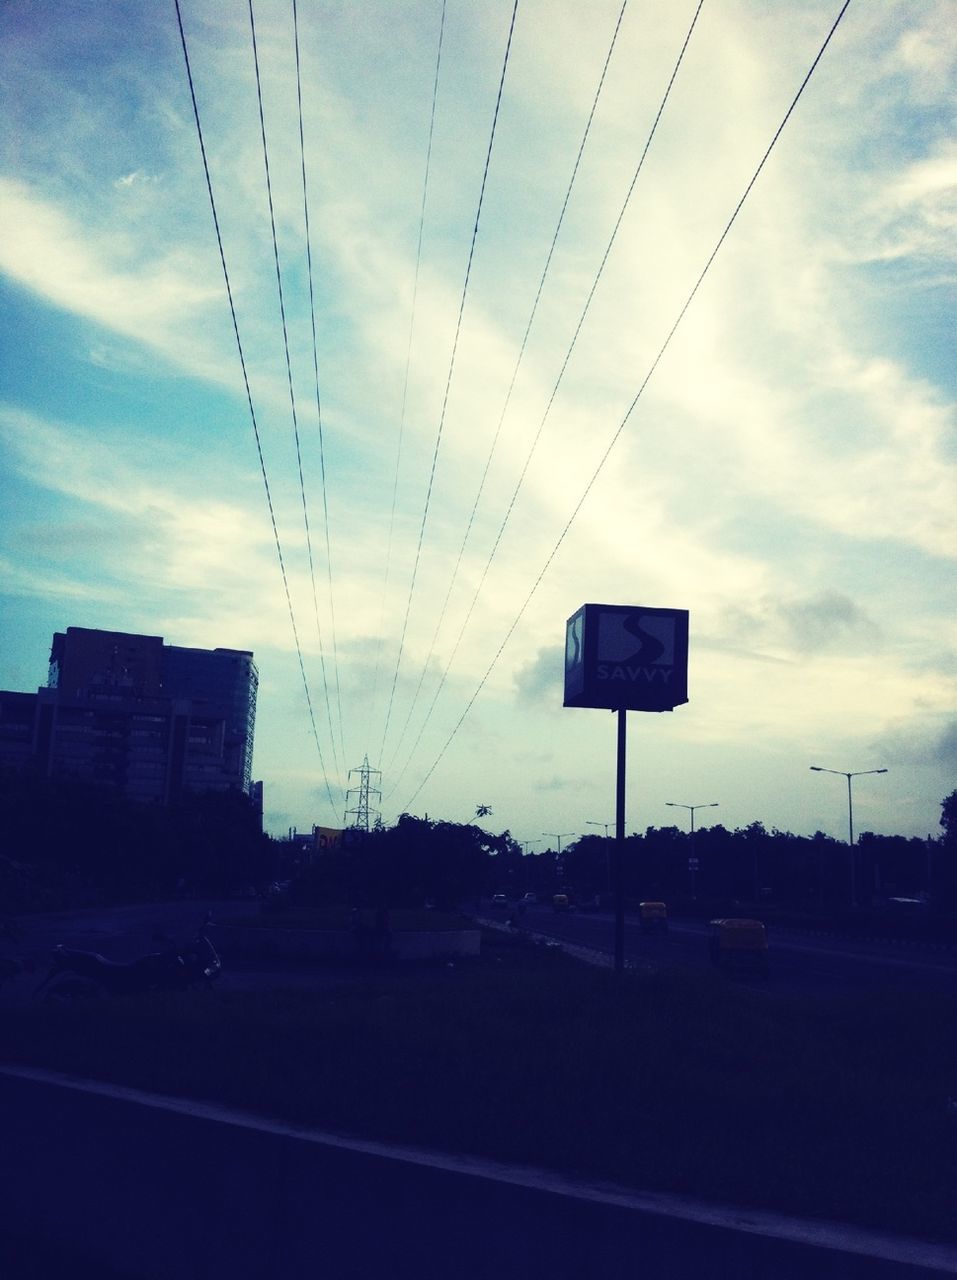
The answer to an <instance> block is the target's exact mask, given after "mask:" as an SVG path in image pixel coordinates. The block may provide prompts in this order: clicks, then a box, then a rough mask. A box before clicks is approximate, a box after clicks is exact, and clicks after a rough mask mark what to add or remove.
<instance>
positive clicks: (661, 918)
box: [638, 902, 668, 933]
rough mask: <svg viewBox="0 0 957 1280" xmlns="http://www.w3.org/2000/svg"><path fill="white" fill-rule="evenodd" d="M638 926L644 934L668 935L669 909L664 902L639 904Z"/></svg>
mask: <svg viewBox="0 0 957 1280" xmlns="http://www.w3.org/2000/svg"><path fill="white" fill-rule="evenodd" d="M638 924H639V927H640V928H641V932H642V933H667V931H668V908H667V907H666V906H665V904H664V903H663V902H639V903H638Z"/></svg>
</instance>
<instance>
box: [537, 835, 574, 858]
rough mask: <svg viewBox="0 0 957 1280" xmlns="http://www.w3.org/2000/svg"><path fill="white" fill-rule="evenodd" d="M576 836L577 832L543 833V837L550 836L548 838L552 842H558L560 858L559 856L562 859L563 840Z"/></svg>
mask: <svg viewBox="0 0 957 1280" xmlns="http://www.w3.org/2000/svg"><path fill="white" fill-rule="evenodd" d="M574 834H575V832H574V831H543V832H542V835H543V836H548V838H549V839H550V840H557V841H558V856H559V857H561V856H562V840H563V839H564V838H565V837H566V836H573V835H574Z"/></svg>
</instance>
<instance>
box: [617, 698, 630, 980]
mask: <svg viewBox="0 0 957 1280" xmlns="http://www.w3.org/2000/svg"><path fill="white" fill-rule="evenodd" d="M627 714H628V712H627V711H626V710H625V708H624V707H619V708H618V776H617V781H616V787H615V972H616V973H623V972H624V968H625V725H626V716H627Z"/></svg>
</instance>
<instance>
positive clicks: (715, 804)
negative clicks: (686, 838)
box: [665, 800, 718, 836]
mask: <svg viewBox="0 0 957 1280" xmlns="http://www.w3.org/2000/svg"><path fill="white" fill-rule="evenodd" d="M665 804H666V805H669V806H670V807H671V808H672V809H690V811H691V834H692V836H693V835H694V815H695V810H696V809H717V808H718V801H717V800H712V801H711V803H710V804H676V803H675V802H674V801H673V800H666V801H665Z"/></svg>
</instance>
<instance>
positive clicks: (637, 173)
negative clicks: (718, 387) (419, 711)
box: [400, 0, 704, 776]
mask: <svg viewBox="0 0 957 1280" xmlns="http://www.w3.org/2000/svg"><path fill="white" fill-rule="evenodd" d="M703 5H704V0H698V5H697V8H696V9H695V11H694V15H693V16H692V19H691V24H690V26H689V27H688V30H687V32H686V34H685V38H684V41H683V43H682V45H681V49H680V50H679V52H678V57H677V59H676V61H675V65H674V67H673V68H672V71H671V75H670V77H669V79H668V84H667V86H666V88H665V91H664V94H663V95H662V98H661V102H660V103H659V104H658V110H657V113H656V114H655V118H654V121H653V122H652V125H651V129H650V130H649V132H648V137H647V138H646V139H645V144H644V147H643V148H642V152H641V155H640V157H639V159H638V164H637V166H636V168H635V172H634V174H633V175H632V179H631V183H630V184H629V187H628V191H627V192H626V194H625V198H624V200H623V201H622V204H621V208H620V209H619V211H618V217H617V218H616V220H615V225H614V227H613V228H612V232H611V235H610V236H609V238H608V243H607V245H606V246H605V251H604V253H603V254H602V258H601V262H600V263H599V265H598V270H597V272H596V273H595V279H594V280H593V281H592V285H591V288H590V289H589V291H588V296H587V297H586V299H585V305H584V306H583V307H582V311H581V314H580V315H579V317H578V323H577V324H576V326H575V332H574V333H573V334H572V340H571V342H570V343H569V344H568V349H567V350H566V352H565V356H564V358H563V360H562V364H561V368H560V369H559V371H558V377H557V378H556V380H555V384H554V386H553V387H552V390H551V394H550V395H549V397H548V402H547V404H546V405H545V412H544V413H543V414H542V418H541V421H540V422H539V424H538V430H537V431H536V433H535V437H534V439H533V440H532V443H531V445H530V447H529V450H528V453H527V454H526V455H525V461H524V463H523V464H522V469H521V471H520V472H519V476H518V480H517V481H516V482H515V488H514V489H513V490H512V496H511V498H510V499H509V502H508V505H507V507H506V509H505V515H504V516H503V517H502V523H501V524H500V525H499V529H498V533H497V534H496V535H495V541H494V542H493V544H492V549H491V550H490V552H489V554H488V559H487V560H486V562H485V567H484V568H483V570H482V575H481V577H480V578H479V581H478V585H477V586H476V588H475V591H474V592H473V594H472V600H471V603H470V604H469V607H468V609H467V611H466V614H465V618H464V620H463V622H462V625H461V627H460V629H459V634H458V636H457V638H456V641H455V644H454V646H453V648H452V653H451V656H450V657H449V660H448V662H447V663H446V667H445V671H444V672H443V674H442V677H441V679H440V680H439V683H438V685H437V687H436V690H435V693H434V694H433V697H432V702H431V704H430V706H429V708H428V710H427V711H426V714H425V719H424V720H423V722H422V725H421V727H420V730H419V735H418V737H417V738H416V740H415V744H414V745H413V747H412V752H410V756H409V760H411V757H412V754H413V753H414V752H415V749H416V747H417V746H418V744H419V741H420V740H421V737H422V733H423V732H424V730H425V727H426V725H427V724H428V722H429V719H430V718H431V715H432V712H433V710H434V708H435V704H436V702H437V701H438V698H439V695H440V693H441V692H442V689H443V688H444V686H445V680H446V676H447V675H448V672H449V669H450V668H451V666H452V663H453V662H454V661H455V656H456V654H457V653H458V651H459V646H460V645H461V643H462V637H463V636H464V634H465V631H466V628H467V627H468V624H469V622H470V621H471V618H472V614H473V612H474V611H475V605H476V603H477V601H478V598H479V595H480V594H481V591H482V588H483V587H484V585H485V579H486V578H487V577H488V573H489V569H490V568H491V566H492V561H493V560H494V558H495V555H496V553H497V551H498V548H499V545H500V543H501V541H502V538H503V536H504V534H505V529H506V527H507V525H508V522H509V520H510V519H511V516H512V511H513V510H514V507H515V503H516V500H517V498H518V495H519V491H520V490H521V488H522V485H523V484H524V482H525V476H526V475H527V474H528V469H529V467H530V465H531V462H532V458H533V457H534V455H535V452H536V450H537V449H538V445H539V442H540V440H541V438H542V433H543V432H544V430H545V424H546V422H547V421H548V417H549V414H550V413H551V411H552V406H553V405H554V403H555V399H556V397H557V395H558V391H559V388H560V387H561V385H562V382H563V380H564V377H565V373H566V371H567V369H568V365H569V363H570V361H571V358H572V354H573V352H574V350H575V347H576V346H577V344H578V339H579V336H580V335H581V331H582V328H583V326H584V324H585V319H586V317H587V315H588V312H589V310H590V308H591V304H592V300H593V299H594V297H595V293H596V291H597V289H598V285H599V283H600V281H601V278H602V276H603V275H604V272H605V267H606V266H607V264H608V259H609V258H610V256H611V251H612V249H613V247H614V244H615V241H616V239H617V238H618V232H619V231H620V230H621V226H622V223H623V222H624V219H625V214H626V213H627V211H628V206H629V205H630V203H631V199H632V196H633V195H634V193H635V188H636V186H637V184H638V178H639V176H640V175H641V171H642V169H643V168H644V164H645V158H646V157H647V155H648V151H649V149H650V148H651V143H652V141H653V139H654V136H655V134H656V133H657V131H658V124H659V123H660V121H661V117H662V115H663V114H664V110H665V106H666V105H667V102H668V99H669V98H670V96H671V90H672V88H673V87H674V83H675V80H676V79H677V76H678V71H679V69H680V67H681V64H682V62H683V61H684V56H685V53H686V51H687V48H688V45H689V43H690V41H691V37H692V35H693V34H694V29H695V27H696V26H697V23H698V17H699V15H700V13H701V9H702V7H703ZM506 407H507V405H506ZM503 417H504V410H503ZM473 514H474V513H473ZM405 767H408V762H407V764H406V766H405ZM405 767H404V768H403V770H402V772H403V773H404V772H405ZM400 776H401V775H400Z"/></svg>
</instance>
